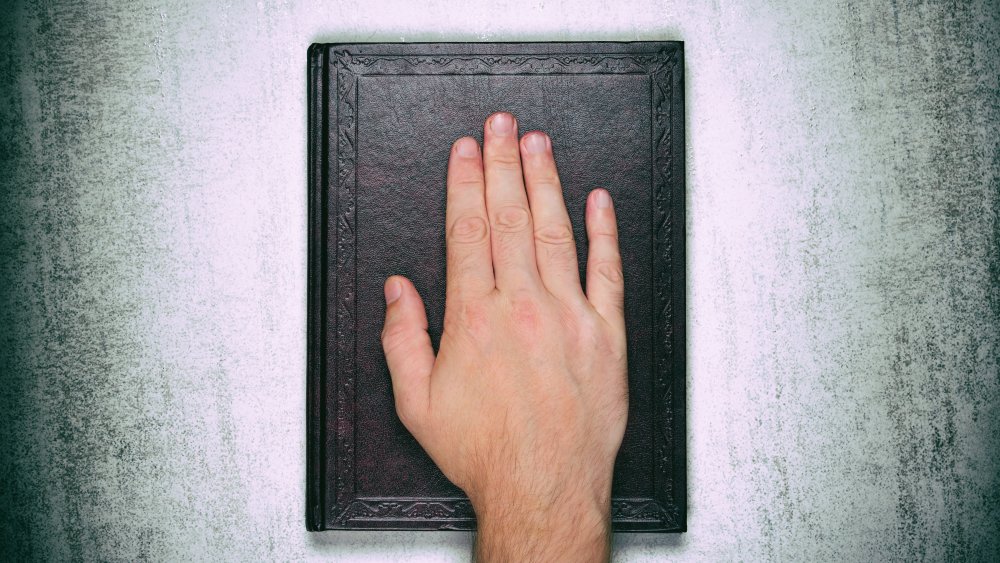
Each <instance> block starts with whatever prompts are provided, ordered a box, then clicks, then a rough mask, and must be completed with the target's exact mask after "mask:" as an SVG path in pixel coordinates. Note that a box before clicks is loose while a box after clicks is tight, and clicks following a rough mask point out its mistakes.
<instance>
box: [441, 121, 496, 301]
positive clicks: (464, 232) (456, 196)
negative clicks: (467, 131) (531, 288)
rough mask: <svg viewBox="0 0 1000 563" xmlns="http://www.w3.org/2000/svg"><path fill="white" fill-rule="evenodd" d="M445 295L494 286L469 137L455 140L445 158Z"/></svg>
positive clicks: (479, 171)
mask: <svg viewBox="0 0 1000 563" xmlns="http://www.w3.org/2000/svg"><path fill="white" fill-rule="evenodd" d="M445 224H446V229H447V233H446V235H445V245H446V248H447V255H448V257H447V268H446V270H447V276H448V277H447V296H446V299H447V300H449V301H451V300H452V299H453V298H454V297H457V296H472V297H476V296H482V295H485V294H487V293H489V292H491V291H493V289H494V288H495V287H496V285H495V281H494V278H493V255H492V253H491V250H490V225H489V220H488V218H487V215H486V181H485V179H484V177H483V160H482V154H481V153H480V151H479V143H478V142H476V140H475V139H473V138H472V137H462V138H460V139H458V140H457V141H455V143H454V145H452V148H451V156H450V157H449V159H448V194H447V207H446V209H445Z"/></svg>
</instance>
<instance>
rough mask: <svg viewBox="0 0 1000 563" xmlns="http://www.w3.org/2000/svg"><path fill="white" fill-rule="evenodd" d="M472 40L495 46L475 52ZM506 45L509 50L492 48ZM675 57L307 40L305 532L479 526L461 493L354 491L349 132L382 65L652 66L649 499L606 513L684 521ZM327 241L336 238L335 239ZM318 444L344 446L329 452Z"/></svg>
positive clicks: (441, 69) (623, 50)
mask: <svg viewBox="0 0 1000 563" xmlns="http://www.w3.org/2000/svg"><path fill="white" fill-rule="evenodd" d="M477 45H481V46H483V48H484V50H490V51H491V52H490V53H477V52H475V50H476V46H477ZM595 46H597V47H605V49H604V50H605V51H608V52H604V53H600V54H594V53H579V52H573V49H574V48H576V49H581V48H583V47H586V48H587V49H594V47H595ZM505 48H506V50H507V51H510V52H505V53H499V54H498V53H496V52H495V51H497V50H505ZM420 50H424V51H436V52H423V53H422V52H420ZM594 50H600V49H594ZM532 51H534V52H532ZM683 61H684V58H683V43H680V42H628V43H614V42H604V43H570V42H563V43H559V42H545V43H503V44H500V43H481V44H471V43H464V44H458V43H455V44H452V43H434V44H413V43H410V44H405V43H402V44H366V43H354V44H314V45H312V46H311V47H310V48H309V53H308V90H309V101H308V111H309V151H308V177H309V238H308V241H309V272H308V276H309V280H308V281H309V288H308V305H307V306H308V312H307V317H308V321H307V322H308V336H307V338H308V344H307V348H308V350H307V362H308V374H307V464H306V465H307V468H306V490H307V493H306V497H307V498H306V503H307V506H306V527H307V528H308V529H309V530H313V531H318V530H326V529H358V528H371V529H448V530H472V529H475V515H474V513H473V511H472V506H471V504H470V503H469V501H468V499H465V498H442V499H425V498H421V499H407V498H358V497H357V496H356V495H355V490H354V440H355V435H354V419H353V416H352V414H353V409H351V408H349V407H350V406H351V405H353V404H354V392H355V377H356V366H355V344H356V343H355V336H354V334H355V322H356V318H357V316H356V303H355V287H356V281H357V280H356V268H355V262H354V260H355V255H356V239H355V233H356V229H355V211H356V210H355V204H356V188H357V186H356V181H357V180H356V175H355V166H356V160H357V150H356V144H355V140H356V136H357V126H358V124H357V104H358V98H357V91H358V81H359V79H360V78H361V77H362V76H366V75H386V74H390V75H391V74H434V75H460V74H465V75H475V74H491V75H492V74H554V73H559V74H646V75H648V76H650V88H651V91H650V99H651V102H652V103H651V115H650V120H651V125H652V127H651V130H652V135H651V138H650V150H651V154H652V156H653V170H652V177H651V178H652V185H651V191H652V194H653V197H652V201H653V210H652V211H653V226H652V227H653V241H652V249H651V250H652V252H653V281H654V294H653V299H654V303H653V307H654V327H655V328H656V330H655V333H654V335H653V338H654V339H655V340H654V345H653V366H654V371H655V373H654V374H653V375H654V377H653V382H652V383H653V389H652V391H653V393H654V401H653V404H654V405H655V407H654V408H655V409H656V410H655V412H654V417H653V418H654V421H655V422H656V424H657V428H655V429H654V432H653V436H654V450H655V456H654V459H655V463H656V467H655V471H654V474H655V482H654V489H655V495H654V497H652V498H617V497H616V498H614V499H612V520H613V527H614V530H615V531H675V532H677V531H684V530H686V518H685V514H686V467H685V459H686V455H685V450H686V448H685V443H684V440H685V432H686V424H685V420H684V415H685V397H684V395H685V358H684V356H685V346H684V342H685V340H684V338H685V335H684V326H685V321H684V297H685V296H684V293H685V291H684V289H685V288H684V264H685V256H684V252H685V249H684V112H683V108H684V98H683V94H684V83H683V68H684V67H683V65H684V62H683ZM330 86H334V87H335V92H329V91H328V89H329V87H330ZM678 110H680V111H678ZM331 139H332V140H333V141H334V142H333V144H332V146H331V145H330V144H329V140H331ZM331 196H332V197H331ZM330 241H334V243H335V244H334V246H332V247H331V246H329V243H330ZM331 260H332V264H333V266H334V267H333V270H332V275H330V273H331V270H330V267H329V266H330V264H331V262H330V261H331ZM329 296H333V299H332V300H330V299H329ZM331 335H332V337H333V338H332V342H333V346H330V343H331V338H330V336H331ZM329 405H333V406H334V407H333V409H332V411H333V413H332V420H333V421H335V424H336V431H335V432H334V434H333V435H332V436H331V435H328V433H327V432H326V428H328V425H327V421H328V420H330V419H331V418H330V417H331V413H330V409H329V408H328V406H329ZM326 452H337V453H338V454H339V455H338V456H336V457H333V456H327V455H324V454H325V453H326ZM330 501H332V502H330Z"/></svg>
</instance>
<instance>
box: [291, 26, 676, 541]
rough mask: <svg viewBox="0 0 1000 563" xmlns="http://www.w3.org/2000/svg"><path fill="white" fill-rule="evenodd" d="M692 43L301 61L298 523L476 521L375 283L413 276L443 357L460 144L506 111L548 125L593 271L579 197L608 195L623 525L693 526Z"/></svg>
mask: <svg viewBox="0 0 1000 563" xmlns="http://www.w3.org/2000/svg"><path fill="white" fill-rule="evenodd" d="M683 77H684V56H683V44H682V43H680V42H668V41H653V42H648V41H647V42H531V43H339V44H336V43H335V44H315V45H312V46H311V47H310V48H309V52H308V179H309V185H308V194H309V196H308V197H309V223H308V230H309V233H308V237H309V238H308V241H309V242H308V246H309V249H308V252H309V269H308V276H309V279H308V327H307V329H308V347H307V348H308V349H307V355H308V361H307V366H308V373H307V405H306V406H307V411H306V415H307V417H306V418H307V464H306V466H307V472H306V473H307V475H306V479H307V482H306V497H307V498H306V527H307V528H308V529H309V530H314V531H318V530H329V529H378V530H385V529H409V530H471V529H475V525H476V521H475V514H474V512H473V510H472V506H471V504H470V503H469V500H468V498H467V497H466V496H465V495H464V494H463V492H462V490H461V489H459V488H458V487H456V486H455V485H454V484H452V483H451V482H450V481H448V479H447V478H446V477H445V476H444V475H443V474H442V473H441V471H440V470H439V469H438V468H437V467H436V466H435V465H434V463H433V462H432V461H431V459H430V458H429V457H428V456H427V454H426V453H425V452H424V451H423V449H422V448H421V447H420V445H419V444H418V443H417V441H416V440H415V439H414V438H413V436H412V435H410V433H409V432H408V431H407V430H406V428H405V427H404V426H403V424H402V423H401V422H400V420H399V418H398V417H397V415H396V412H395V408H394V401H393V394H392V383H391V379H390V376H389V370H388V368H387V366H386V361H385V357H384V355H383V351H382V346H381V341H380V333H381V329H382V322H383V319H384V315H385V301H384V297H383V293H382V291H383V283H384V281H385V279H386V278H387V277H388V276H390V275H393V274H402V275H405V276H407V277H408V278H409V279H410V280H412V281H413V283H414V285H415V286H416V287H417V290H418V291H419V292H420V294H421V296H422V297H423V300H424V304H425V306H426V310H427V318H428V325H429V326H428V332H429V333H430V335H431V341H432V344H433V346H434V347H435V349H437V346H438V343H439V339H440V336H441V330H442V320H443V317H444V304H445V227H444V225H445V186H446V180H445V179H446V173H447V163H448V155H449V151H450V149H451V146H452V143H453V142H454V141H455V140H456V139H458V138H459V137H462V136H465V135H471V136H473V137H476V138H477V139H478V140H479V141H480V143H482V139H483V136H482V131H483V123H484V121H485V119H486V117H488V116H489V115H490V114H491V113H493V112H495V111H501V110H503V111H509V112H511V113H513V114H514V115H515V116H516V117H517V121H518V128H519V132H520V133H521V134H523V133H525V132H527V131H530V130H534V129H537V130H541V131H545V132H546V133H547V134H548V135H549V136H550V137H551V139H552V146H553V152H554V156H555V160H556V164H557V167H558V169H559V174H560V179H561V181H562V186H563V191H564V198H565V201H566V206H567V209H568V211H569V214H570V218H571V219H572V221H573V229H574V234H575V236H576V244H577V256H578V258H579V267H580V273H581V279H585V260H586V256H587V237H586V231H585V229H584V206H585V200H586V197H587V194H588V193H589V192H590V191H591V190H593V189H594V188H597V187H603V188H606V189H607V190H608V191H609V192H610V193H611V195H612V198H613V200H614V202H615V209H616V214H617V218H618V229H619V239H620V247H621V255H622V261H623V270H624V279H625V320H626V338H627V345H628V356H627V357H628V379H629V414H628V423H627V428H626V431H625V437H624V440H623V443H622V446H621V449H620V451H619V454H618V457H617V460H616V464H615V472H614V481H613V486H612V494H613V496H612V502H611V514H612V522H613V529H614V530H616V531H646V532H679V531H684V530H685V527H686V520H685V512H686V473H685V470H686V466H685V320H684V319H685V301H684V289H685V273H684V270H685V268H684V265H685V258H684V246H685V245H684V240H685V239H684V171H685V168H684V146H685V140H684V78H683Z"/></svg>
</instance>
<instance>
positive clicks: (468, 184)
mask: <svg viewBox="0 0 1000 563" xmlns="http://www.w3.org/2000/svg"><path fill="white" fill-rule="evenodd" d="M448 189H450V190H456V191H469V190H481V189H483V180H482V178H473V177H460V178H452V179H451V180H450V181H449V182H448Z"/></svg>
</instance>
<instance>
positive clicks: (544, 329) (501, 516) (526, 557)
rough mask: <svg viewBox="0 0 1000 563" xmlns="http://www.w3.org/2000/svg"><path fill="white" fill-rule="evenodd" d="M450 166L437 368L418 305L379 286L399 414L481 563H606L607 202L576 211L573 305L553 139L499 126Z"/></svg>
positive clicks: (610, 231) (570, 245)
mask: <svg viewBox="0 0 1000 563" xmlns="http://www.w3.org/2000/svg"><path fill="white" fill-rule="evenodd" d="M483 139H484V141H483V147H482V150H480V147H479V144H478V142H477V141H476V140H475V139H474V138H472V137H463V138H461V139H458V140H457V141H456V142H455V143H454V145H453V146H452V150H451V155H450V157H449V162H448V181H447V183H448V187H447V190H448V193H447V212H446V228H447V235H446V245H447V296H446V304H445V317H444V330H443V333H442V335H441V342H440V346H439V349H438V352H437V354H436V355H435V353H434V350H433V348H432V346H431V341H430V337H429V335H428V333H427V317H426V312H425V309H424V304H423V301H422V300H421V298H420V295H419V294H418V293H417V290H416V288H415V287H414V286H413V284H412V283H411V282H410V281H409V280H408V279H406V278H405V277H402V276H390V277H389V278H388V279H387V280H386V282H385V297H386V303H387V305H386V318H385V325H384V328H383V331H382V345H383V349H384V351H385V355H386V360H387V362H388V365H389V371H390V372H391V375H392V386H393V393H394V396H395V404H396V411H397V413H398V415H399V417H400V419H401V420H402V421H403V424H404V425H405V426H406V428H407V429H408V430H409V431H410V432H411V433H412V434H413V436H414V437H415V438H416V439H417V441H418V442H419V443H420V444H421V446H423V448H424V449H425V450H426V451H427V453H428V455H430V457H431V458H432V459H433V460H434V462H435V463H436V464H437V465H438V467H440V468H441V470H442V471H443V472H444V474H445V476H447V477H448V478H449V479H450V480H451V481H452V482H453V483H455V484H456V485H457V486H459V487H461V488H462V490H464V491H465V492H466V494H467V495H468V496H469V499H470V500H471V501H472V506H473V509H474V510H475V512H476V518H477V522H478V534H477V536H476V543H475V553H474V557H475V559H476V560H478V561H511V560H513V561H607V560H609V558H610V543H611V542H610V540H611V523H610V498H611V477H612V470H613V465H614V460H615V456H616V455H617V452H618V449H619V447H620V446H621V442H622V438H623V436H624V432H625V422H626V418H627V411H628V384H627V378H626V373H627V366H626V355H625V352H626V347H625V318H624V308H623V298H624V282H623V275H622V263H621V257H620V254H619V249H618V231H617V225H616V220H615V213H614V207H613V205H612V201H611V197H610V194H608V192H607V191H606V190H603V189H595V190H593V191H592V192H591V193H590V194H589V196H588V198H587V212H586V227H587V239H588V247H589V249H588V252H589V254H588V256H587V268H586V272H587V274H586V291H585V290H584V288H583V287H582V286H581V282H580V276H579V273H578V268H577V257H576V245H575V243H574V240H573V231H572V229H571V225H570V220H569V215H568V213H567V211H566V205H565V202H564V200H563V195H562V187H561V185H560V183H559V176H558V173H557V171H556V164H555V160H554V159H553V156H552V145H551V140H550V139H549V138H548V136H547V135H545V134H544V133H542V132H540V131H532V132H530V133H527V134H525V135H524V136H523V137H522V138H520V139H519V137H518V130H517V121H516V118H515V117H514V116H513V115H511V114H509V113H506V112H498V113H495V114H493V115H491V116H490V117H489V118H488V119H487V120H486V123H485V124H484V136H483Z"/></svg>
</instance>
